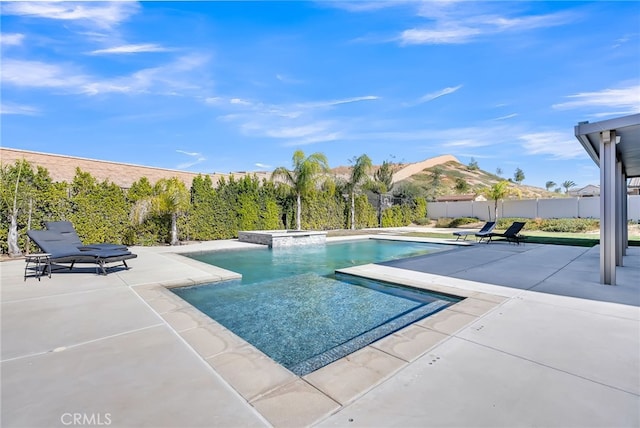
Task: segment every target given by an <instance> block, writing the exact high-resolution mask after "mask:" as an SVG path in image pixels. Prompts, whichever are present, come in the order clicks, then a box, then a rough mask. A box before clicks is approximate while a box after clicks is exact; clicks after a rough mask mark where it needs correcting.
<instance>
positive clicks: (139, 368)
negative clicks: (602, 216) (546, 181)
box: [0, 241, 640, 427]
mask: <svg viewBox="0 0 640 428" xmlns="http://www.w3.org/2000/svg"><path fill="white" fill-rule="evenodd" d="M253 246H254V244H244V243H239V242H237V241H217V242H206V243H200V244H191V245H185V246H181V247H143V248H142V247H136V248H133V249H132V250H133V252H135V253H137V254H138V256H139V257H138V258H137V259H135V260H132V261H131V262H130V266H131V269H129V270H122V269H116V270H114V271H112V272H111V273H110V274H109V275H108V276H98V275H96V274H95V271H94V269H93V268H92V267H83V268H81V269H74V271H72V272H65V271H54V273H53V275H52V277H51V278H48V277H43V278H42V279H41V280H40V281H38V280H36V279H35V278H28V279H27V280H26V281H24V280H23V271H24V265H25V263H24V261H23V260H15V261H7V262H3V263H1V264H0V269H1V271H2V272H1V280H2V282H1V284H0V291H1V302H2V303H1V310H2V314H1V320H2V326H1V333H2V349H1V358H2V362H1V366H0V368H1V370H2V374H1V376H2V396H1V398H2V404H1V406H2V408H1V410H2V416H1V425H2V426H3V427H52V426H69V425H93V426H96V425H103V426H106V425H109V426H117V427H138V426H153V427H236V426H290V427H300V426H349V427H373V426H375V427H390V426H397V427H419V426H459V427H471V426H473V427H476V426H491V427H494V426H505V427H507V426H508V427H511V426H557V427H571V426H575V427H586V426H594V427H638V426H640V248H638V247H632V248H630V249H629V250H628V252H627V256H626V257H625V258H624V267H618V268H617V269H618V270H617V282H618V285H616V286H605V285H601V284H600V283H599V275H598V268H599V263H598V256H599V253H598V248H597V247H595V248H582V247H564V246H563V247H561V246H550V245H535V244H526V245H519V246H518V245H511V244H508V243H506V242H495V243H491V244H475V245H471V246H468V247H464V248H463V247H461V248H456V249H454V250H452V251H449V252H442V253H436V254H431V255H427V256H421V257H417V258H412V259H405V260H401V261H395V262H390V263H385V264H380V265H365V266H359V267H354V268H350V269H346V270H345V271H348V272H349V273H353V274H357V275H361V276H367V277H372V278H378V279H383V280H388V281H392V282H397V283H402V284H407V285H411V286H414V287H420V288H425V289H430V290H435V291H440V292H446V293H451V294H456V295H459V296H462V297H466V299H465V300H464V301H462V302H461V303H458V304H456V305H454V306H452V307H450V308H448V309H446V310H444V311H442V312H440V313H438V314H436V315H435V316H433V317H430V318H427V319H424V320H421V321H419V322H417V323H415V324H413V325H410V326H408V327H406V328H405V329H403V330H401V331H399V332H397V333H395V334H393V335H390V336H387V337H386V338H384V339H381V340H380V341H378V342H375V343H374V344H372V345H370V346H367V347H365V348H363V349H361V350H360V351H357V352H356V353H354V354H352V355H350V356H348V357H345V358H343V359H341V360H338V361H336V362H334V363H332V364H330V365H329V366H326V367H324V368H322V369H320V370H317V371H316V372H313V373H311V374H309V375H307V376H304V377H302V378H300V377H297V376H295V375H294V374H292V373H291V372H289V371H288V370H286V369H284V368H283V367H281V366H280V365H278V364H276V363H275V362H273V361H272V360H270V359H269V358H268V357H266V356H265V355H264V354H262V353H261V352H260V351H258V350H257V349H255V348H254V347H253V346H251V345H249V344H247V343H246V342H244V341H243V340H241V339H240V338H238V337H237V336H235V335H234V334H233V333H231V332H230V331H228V330H226V329H225V328H224V327H222V326H220V325H219V324H217V323H216V322H215V321H213V320H211V319H210V318H208V317H206V316H204V315H202V314H201V313H199V312H198V311H197V310H195V309H194V308H192V307H191V306H190V305H188V304H187V303H186V302H184V301H182V300H181V299H179V298H178V297H177V296H175V295H174V294H173V293H171V292H170V291H169V290H168V289H167V287H172V286H177V285H186V284H198V283H206V282H211V281H219V280H222V279H228V278H233V277H234V276H236V275H235V274H234V273H232V272H229V271H225V270H223V269H219V268H216V267H213V266H209V265H205V264H202V263H199V262H197V261H194V260H192V259H189V258H186V257H183V256H180V255H178V254H176V253H179V252H193V251H209V250H214V249H232V248H246V247H253Z"/></svg>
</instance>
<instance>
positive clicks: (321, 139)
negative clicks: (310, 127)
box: [283, 132, 342, 147]
mask: <svg viewBox="0 0 640 428" xmlns="http://www.w3.org/2000/svg"><path fill="white" fill-rule="evenodd" d="M341 137H342V134H341V133H340V132H328V133H323V134H315V135H311V136H308V137H305V138H298V139H295V140H290V141H287V142H285V143H284V144H283V146H284V147H297V146H306V145H309V144H316V143H327V142H330V141H336V140H337V139H339V138H341Z"/></svg>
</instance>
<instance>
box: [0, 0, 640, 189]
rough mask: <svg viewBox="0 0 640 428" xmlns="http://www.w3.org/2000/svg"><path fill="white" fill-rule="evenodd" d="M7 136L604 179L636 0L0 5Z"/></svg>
mask: <svg viewBox="0 0 640 428" xmlns="http://www.w3.org/2000/svg"><path fill="white" fill-rule="evenodd" d="M0 7H1V13H2V18H1V19H2V21H1V24H2V25H1V33H2V39H1V40H2V44H1V48H2V58H1V59H2V64H1V66H2V74H1V78H2V87H1V95H2V97H1V108H2V115H1V117H0V118H1V120H2V123H1V125H2V131H1V132H2V135H1V136H2V145H3V146H4V147H11V148H18V149H24V150H34V151H41V152H51V153H57V154H66V155H72V156H79V157H87V158H94V159H104V160H112V161H117V162H127V163H133V164H141V165H149V166H157V167H162V168H173V169H184V170H188V171H195V172H230V171H253V170H270V169H273V168H275V167H277V166H290V165H291V156H292V154H293V152H294V151H295V150H296V149H301V150H303V151H304V152H305V153H306V154H311V153H313V152H322V153H324V154H325V155H326V156H327V157H328V159H329V163H330V165H331V166H339V165H348V164H349V159H352V158H353V157H354V156H359V155H361V154H363V153H366V154H367V155H369V157H371V159H372V160H373V162H374V164H380V163H382V161H383V160H392V161H396V162H417V161H421V160H424V159H427V158H430V157H433V156H438V155H442V154H452V155H454V156H456V157H457V158H458V159H459V160H460V161H461V162H462V163H464V164H468V163H469V162H470V160H471V158H473V159H475V160H476V161H477V162H478V164H479V166H480V167H481V168H482V169H484V170H486V171H489V172H496V170H497V169H498V168H500V169H501V170H502V172H503V176H504V177H505V178H512V177H513V173H514V171H515V170H516V168H521V169H522V170H523V172H524V173H525V180H524V184H529V185H535V186H540V187H544V185H545V183H546V182H547V181H549V180H552V181H555V182H556V183H558V184H560V183H562V182H563V181H565V180H572V181H574V182H575V183H576V184H577V185H578V186H584V185H587V184H597V183H598V177H599V175H598V169H597V167H596V166H595V164H594V163H593V161H591V159H590V158H588V156H587V155H586V153H585V152H584V150H583V149H582V147H581V146H580V144H579V143H578V141H577V140H576V138H575V137H574V135H573V127H574V126H575V125H576V124H577V123H578V122H581V121H585V120H588V121H591V122H593V121H598V120H604V119H608V118H612V117H616V116H622V115H627V114H633V113H638V112H640V25H639V24H640V3H638V2H574V1H572V2H542V1H535V2H506V1H494V2H473V1H442V2H434V1H428V2H419V1H401V0H397V1H393V2H385V1H376V2H367V1H333V2H295V1H289V2H205V1H201V2H141V3H135V2H114V3H108V2H88V3H79V2H38V3H36V2H15V3H14V2H2V4H1V5H0Z"/></svg>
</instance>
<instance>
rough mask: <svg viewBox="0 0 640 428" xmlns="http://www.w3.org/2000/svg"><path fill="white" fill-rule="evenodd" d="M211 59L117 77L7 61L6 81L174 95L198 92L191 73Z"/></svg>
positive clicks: (186, 60)
mask: <svg viewBox="0 0 640 428" xmlns="http://www.w3.org/2000/svg"><path fill="white" fill-rule="evenodd" d="M206 62H207V57H204V56H196V55H191V56H185V57H181V58H177V59H176V60H175V61H174V62H171V63H168V64H165V65H162V66H158V67H154V68H147V69H142V70H139V71H137V72H134V73H132V74H130V75H125V76H118V77H113V78H101V77H96V76H90V75H88V74H84V73H82V72H80V71H78V70H76V69H75V68H74V67H73V66H71V65H68V64H48V63H44V62H40V61H21V60H12V59H7V60H4V61H3V64H2V65H3V69H2V76H1V77H2V82H3V83H4V84H9V85H14V86H20V87H31V88H58V89H61V90H63V91H64V92H66V93H75V94H78V93H80V94H86V95H98V94H106V93H127V94H136V93H156V94H163V95H174V94H176V93H177V92H180V93H187V92H189V91H192V92H196V90H197V89H198V88H199V86H198V85H197V84H196V83H192V82H193V79H191V75H190V72H191V71H193V70H195V69H198V68H200V67H201V66H203V65H205V64H206Z"/></svg>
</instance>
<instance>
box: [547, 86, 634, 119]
mask: <svg viewBox="0 0 640 428" xmlns="http://www.w3.org/2000/svg"><path fill="white" fill-rule="evenodd" d="M566 98H569V99H571V101H566V102H563V103H559V104H554V105H553V108H555V109H561V110H565V109H566V110H569V109H576V108H583V107H585V108H590V107H597V108H601V107H605V108H617V109H620V108H622V109H627V112H628V113H627V114H629V113H639V112H640V85H631V86H627V87H624V88H619V89H603V90H601V91H595V92H580V93H578V94H574V95H568V96H567V97H566Z"/></svg>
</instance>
